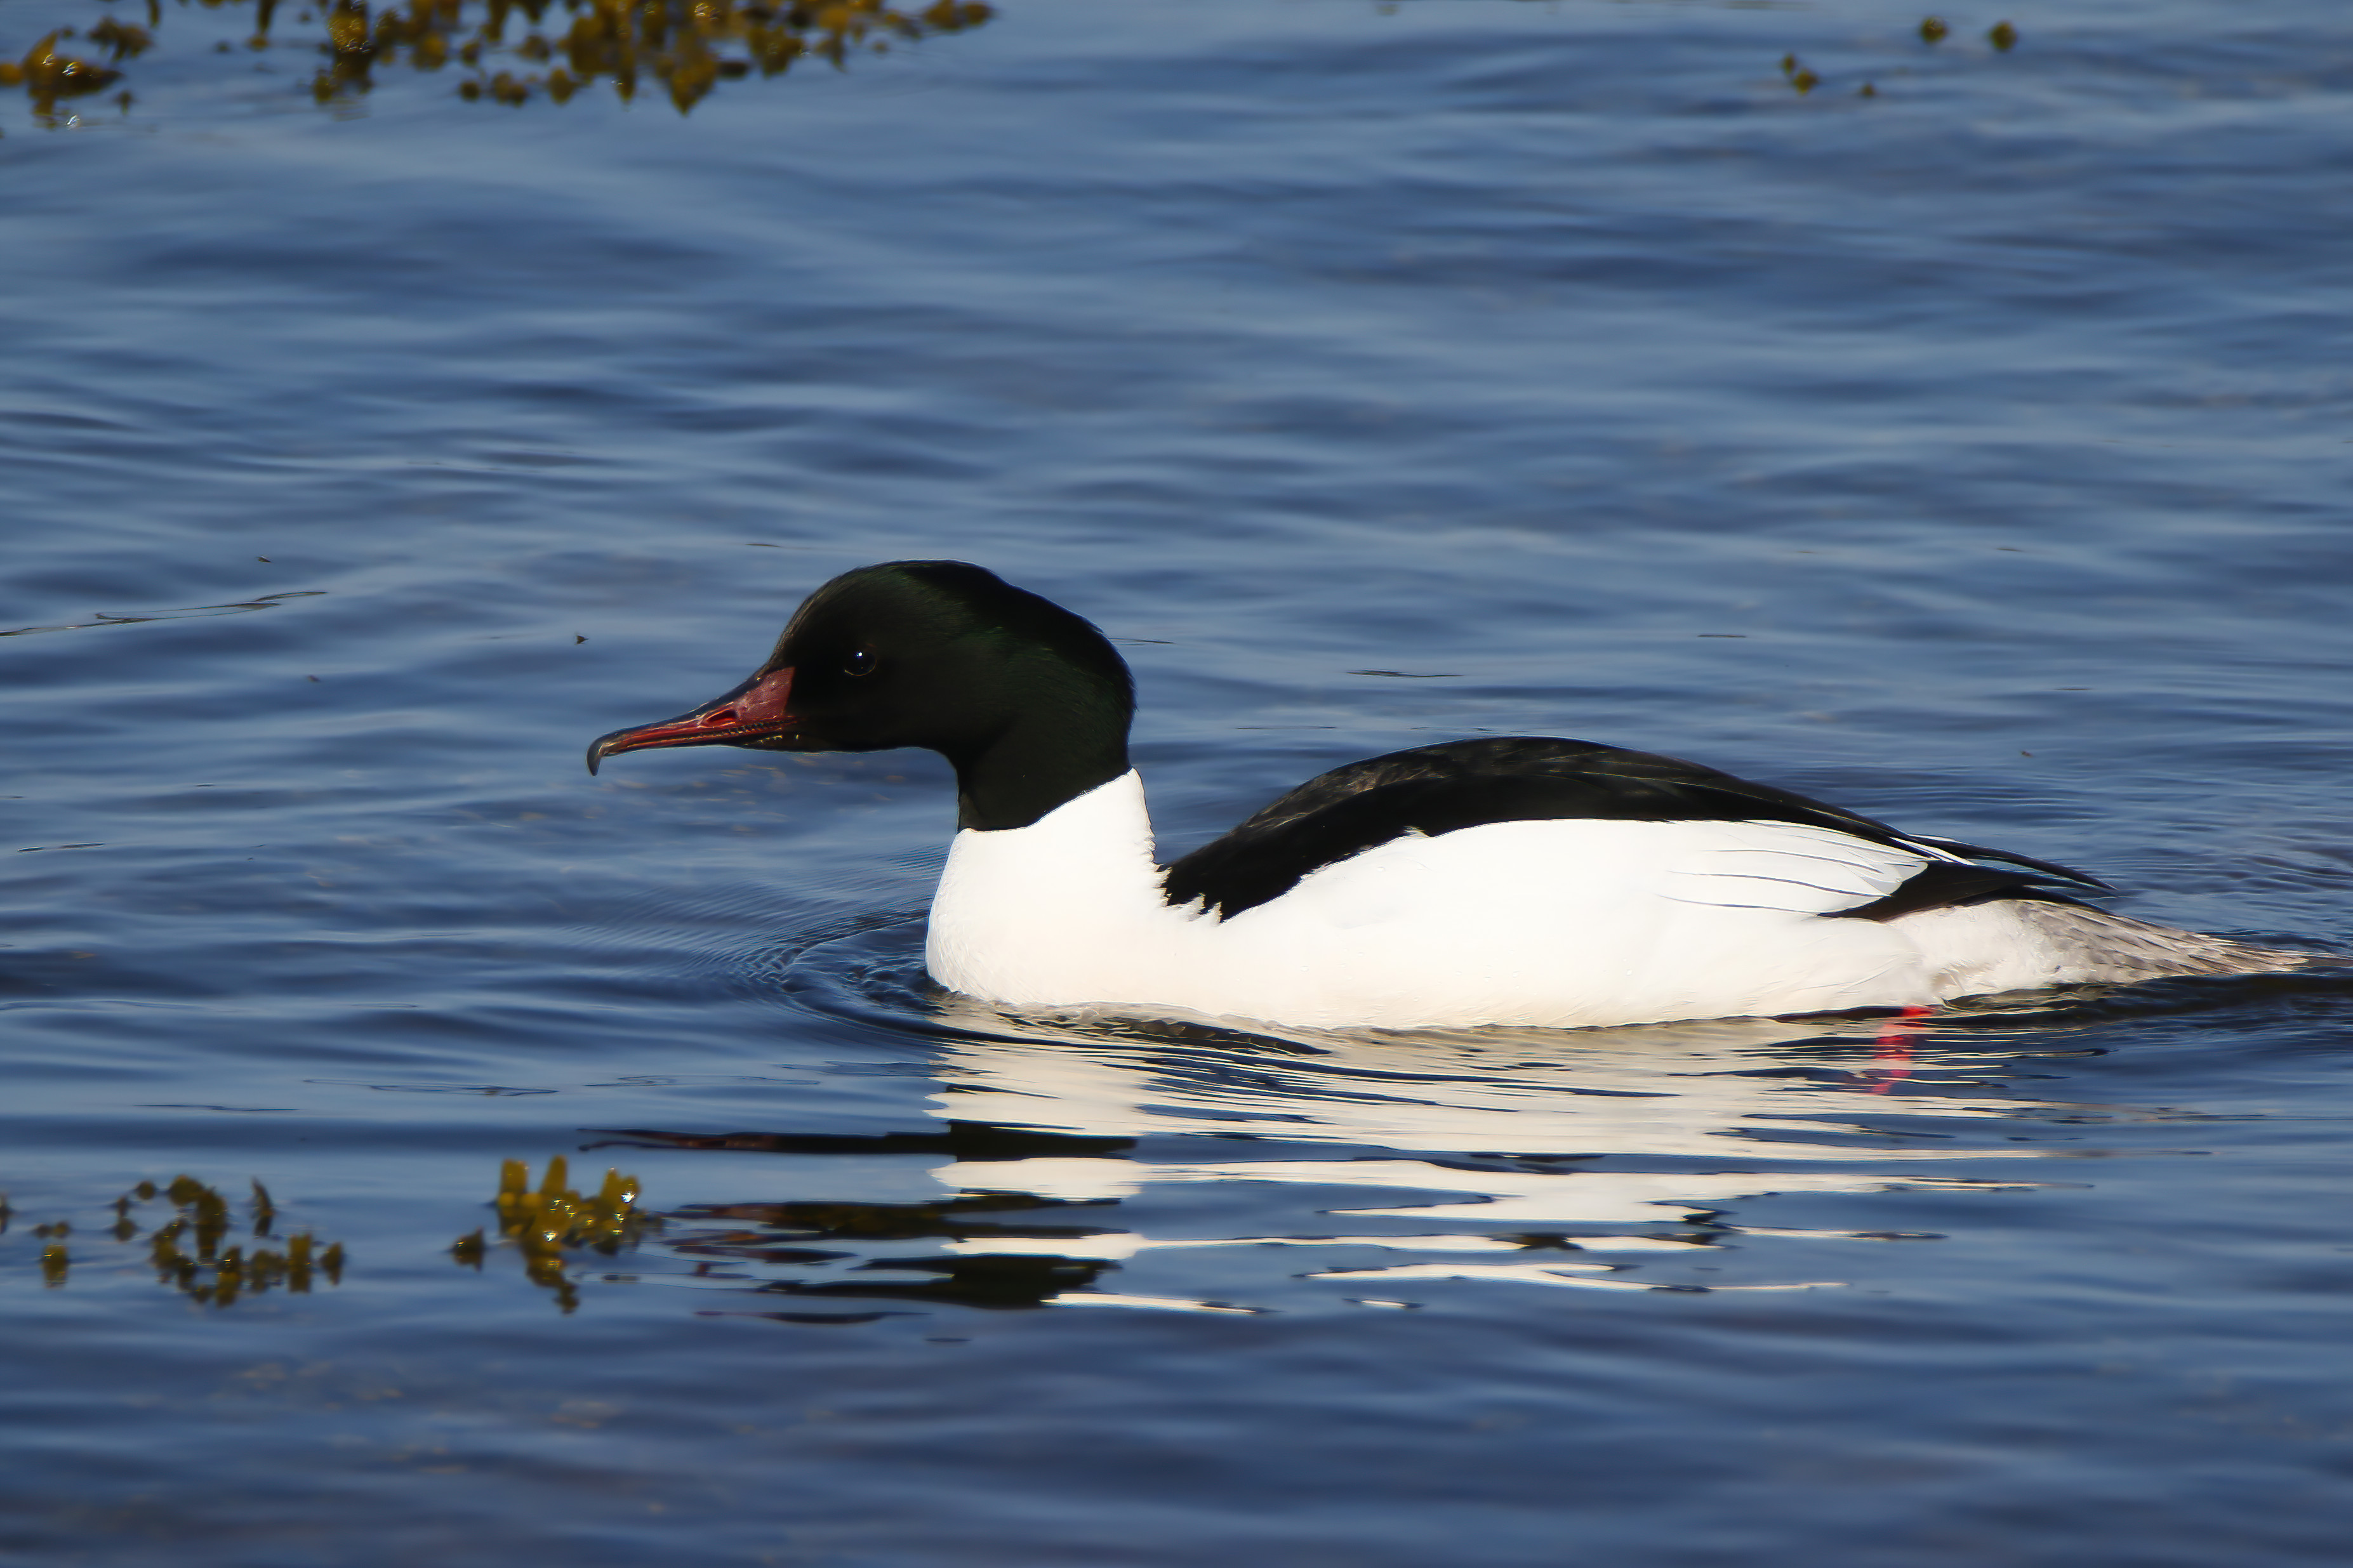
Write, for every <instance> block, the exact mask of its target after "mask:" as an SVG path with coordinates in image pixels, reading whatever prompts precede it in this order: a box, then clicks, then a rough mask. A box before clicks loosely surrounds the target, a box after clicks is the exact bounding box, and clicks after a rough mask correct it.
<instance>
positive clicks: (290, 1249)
mask: <svg viewBox="0 0 2353 1568" xmlns="http://www.w3.org/2000/svg"><path fill="white" fill-rule="evenodd" d="M159 1196H160V1197H161V1198H162V1199H163V1200H164V1202H166V1203H168V1204H170V1205H172V1208H173V1211H174V1212H173V1214H172V1216H171V1217H170V1218H169V1219H167V1220H165V1221H164V1222H163V1223H162V1224H161V1225H159V1226H156V1227H155V1229H154V1230H153V1231H151V1232H149V1233H147V1247H148V1261H149V1262H150V1263H151V1264H152V1265H153V1268H154V1269H155V1281H156V1283H157V1284H159V1285H169V1286H171V1287H172V1288H173V1289H175V1290H178V1291H179V1292H180V1293H181V1294H182V1295H185V1296H188V1297H191V1298H193V1299H195V1300H198V1301H202V1302H204V1303H205V1304H206V1306H211V1307H227V1306H229V1305H231V1304H232V1303H234V1302H235V1301H236V1300H237V1299H238V1298H239V1297H241V1296H259V1295H262V1294H265V1293H266V1292H268V1291H269V1290H273V1289H285V1290H288V1291H290V1292H291V1293H293V1294H295V1295H307V1294H308V1293H309V1292H310V1289H311V1285H312V1284H313V1283H314V1282H315V1281H316V1280H318V1279H322V1278H323V1279H325V1280H326V1281H327V1283H328V1284H330V1285H340V1284H342V1283H343V1261H344V1258H343V1243H341V1242H331V1243H329V1244H328V1245H326V1246H324V1247H322V1246H320V1245H319V1240H318V1237H316V1236H314V1235H312V1234H311V1232H309V1231H307V1230H305V1231H300V1232H297V1233H296V1234H294V1235H292V1236H290V1237H287V1238H286V1239H285V1244H284V1250H283V1251H280V1250H279V1249H278V1248H277V1247H266V1246H261V1245H258V1244H259V1243H261V1242H264V1241H268V1240H270V1239H273V1238H272V1237H271V1236H270V1231H271V1229H272V1228H273V1226H275V1225H276V1222H277V1218H278V1205H277V1204H276V1203H275V1202H273V1201H272V1200H271V1198H270V1196H269V1189H268V1188H267V1187H264V1186H263V1185H262V1184H260V1183H259V1182H256V1183H254V1184H253V1197H252V1199H251V1203H250V1206H249V1223H248V1231H247V1235H246V1237H245V1240H244V1241H243V1242H238V1243H234V1244H231V1243H229V1235H230V1232H231V1231H233V1230H234V1229H236V1228H237V1222H236V1218H235V1216H234V1215H233V1214H232V1212H231V1210H230V1206H229V1202H228V1200H227V1198H225V1197H223V1196H222V1195H221V1194H220V1193H219V1192H218V1191H217V1190H216V1189H215V1188H212V1187H209V1186H206V1184H204V1183H202V1182H199V1181H197V1180H196V1179H195V1177H194V1176H175V1177H174V1178H173V1180H172V1182H171V1184H169V1185H168V1186H165V1187H164V1188H161V1189H158V1188H157V1187H156V1185H155V1184H154V1183H153V1182H142V1183H140V1184H138V1185H137V1186H135V1187H133V1188H132V1189H131V1190H130V1191H129V1192H127V1193H125V1194H122V1195H121V1197H119V1198H117V1199H115V1200H114V1204H113V1205H112V1206H113V1209H114V1223H113V1224H112V1225H111V1226H107V1227H106V1230H105V1234H106V1235H107V1236H109V1237H111V1238H112V1239H113V1240H114V1241H115V1242H116V1243H117V1244H118V1245H126V1244H128V1243H130V1242H131V1241H132V1240H134V1239H135V1238H136V1237H138V1236H139V1235H140V1226H139V1222H138V1221H137V1220H135V1219H133V1218H132V1210H133V1209H134V1208H136V1207H137V1206H139V1205H142V1204H149V1203H153V1202H154V1201H155V1200H156V1199H157V1198H158V1197H159ZM10 1213H11V1211H10V1210H9V1208H8V1206H7V1204H6V1202H5V1199H0V1231H5V1229H6V1228H7V1223H6V1222H7V1217H8V1216H9V1215H10ZM33 1235H34V1236H35V1237H37V1238H38V1239H40V1240H41V1241H42V1242H43V1243H44V1244H45V1245H44V1246H43V1247H42V1248H41V1254H40V1267H41V1280H42V1283H43V1284H45V1285H47V1286H48V1287H49V1289H53V1290H54V1289H63V1288H64V1287H65V1285H66V1284H67V1282H68V1280H69V1279H70V1278H71V1275H72V1270H73V1265H74V1258H73V1255H72V1252H71V1250H70V1249H69V1247H68V1246H67V1245H66V1243H67V1238H68V1237H71V1236H72V1235H73V1225H72V1222H71V1221H69V1220H57V1221H54V1222H52V1223H50V1224H47V1225H40V1226H34V1227H33ZM248 1243H250V1244H256V1245H252V1246H250V1247H249V1249H248Z"/></svg>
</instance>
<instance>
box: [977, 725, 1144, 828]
mask: <svg viewBox="0 0 2353 1568" xmlns="http://www.w3.org/2000/svg"><path fill="white" fill-rule="evenodd" d="M1103 731H1104V727H1103V724H1102V723H1101V722H1100V721H1091V720H1090V719H1088V718H1084V717H1071V718H1067V719H1058V718H1056V717H1050V716H1044V715H1040V716H1038V717H1032V718H1024V719H1022V720H1020V721H1018V722H1016V723H1014V724H1012V725H1010V726H1008V728H1007V729H1006V730H1005V731H1003V732H1002V733H1000V734H998V735H997V736H996V737H995V738H994V739H992V740H990V741H989V742H987V743H985V744H983V745H980V746H978V747H976V748H975V749H974V750H973V751H971V752H968V753H966V754H964V755H961V756H958V755H951V756H949V758H948V761H949V762H950V763H954V764H955V771H956V826H958V827H960V828H961V827H971V828H978V829H980V830H982V831H984V832H999V831H1002V830H1004V829H1007V828H1012V827H1028V826H1030V825H1032V824H1033V823H1035V822H1036V821H1037V820H1038V819H1039V817H1041V816H1045V815H1046V814H1047V813H1048V812H1050V811H1052V810H1053V809H1054V808H1055V807H1057V806H1059V805H1064V804H1065V803H1067V802H1069V801H1072V800H1075V799H1077V798H1078V797H1079V796H1080V795H1084V794H1086V793H1087V792H1088V791H1089V790H1092V789H1096V788H1099V787H1100V786H1102V785H1103V784H1108V783H1110V782H1111V781H1112V780H1113V779H1115V778H1117V777H1119V776H1120V775H1121V774H1122V773H1126V772H1127V771H1128V765H1127V737H1126V735H1125V733H1124V731H1114V732H1112V733H1109V734H1106V733H1104V732H1103Z"/></svg>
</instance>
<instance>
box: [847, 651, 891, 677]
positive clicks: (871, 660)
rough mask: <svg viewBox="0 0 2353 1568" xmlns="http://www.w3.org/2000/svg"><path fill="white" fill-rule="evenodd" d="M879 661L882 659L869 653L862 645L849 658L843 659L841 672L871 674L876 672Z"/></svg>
mask: <svg viewBox="0 0 2353 1568" xmlns="http://www.w3.org/2000/svg"><path fill="white" fill-rule="evenodd" d="M879 662H881V661H880V660H878V659H877V658H875V657H874V656H873V655H872V654H871V653H868V652H867V651H866V650H865V649H864V648H862V647H861V648H860V649H858V650H857V651H856V652H854V653H852V654H851V655H850V656H849V658H845V659H843V660H842V661H841V673H842V674H844V675H871V674H873V673H874V667H875V665H876V664H878V663H879Z"/></svg>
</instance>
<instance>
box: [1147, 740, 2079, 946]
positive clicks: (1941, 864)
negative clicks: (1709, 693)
mask: <svg viewBox="0 0 2353 1568" xmlns="http://www.w3.org/2000/svg"><path fill="white" fill-rule="evenodd" d="M1560 820H1601V821H1609V820H1614V821H1629V822H1709V821H1718V822H1745V823H1758V822H1767V823H1774V822H1778V823H1788V824H1792V825H1796V826H1803V827H1807V828H1813V829H1829V830H1831V831H1833V832H1837V833H1841V834H1845V835H1848V836H1850V837H1853V838H1856V839H1860V840H1862V841H1864V842H1867V843H1870V844H1875V845H1880V846H1883V847H1889V848H1901V849H1905V850H1911V851H1917V852H1919V853H1921V854H1922V856H1923V858H1924V861H1926V862H1927V864H1926V865H1924V867H1923V870H1922V873H1921V875H1920V876H1917V877H1915V878H1913V879H1911V880H1910V881H1907V882H1906V883H1905V885H1904V887H1903V888H1901V889H1897V890H1896V892H1895V893H1894V894H1891V895H1890V896H1889V898H1887V899H1884V900H1875V901H1874V902H1873V904H1870V905H1861V906H1858V907H1857V908H1856V909H1854V910H1847V911H1842V912H1845V913H1851V914H1860V915H1864V916H1865V917H1866V918H1873V919H1891V918H1894V916H1896V915H1900V914H1904V913H1908V912H1910V911H1912V910H1917V909H1921V908H1930V907H1934V906H1935V905H1936V904H1941V903H1951V902H1957V901H1962V900H1971V899H1979V898H1986V897H1990V896H1995V895H1998V894H2000V893H2001V892H2003V891H2010V890H2023V889H2026V888H2027V886H2028V882H2029V879H2028V878H2027V877H2026V876H2025V875H2024V874H2022V873H2020V872H2014V871H1998V870H1991V869H1988V868H1982V867H1975V866H1968V865H1965V864H1961V863H1960V862H1963V861H1965V860H1966V859H1968V858H1998V859H2003V860H2008V861H2010V862H2011V863H2012V864H2013V865H2019V866H2024V867H2029V868H2032V869H2033V870H2035V871H2039V872H2042V873H2044V874H2047V875H2053V876H2060V877H2065V878H2067V879H2071V880H2074V881H2078V882H2082V883H2084V884H2086V885H2089V886H2094V887H2096V886H2100V885H2101V884H2099V883H2097V882H2095V881H2094V880H2093V879H2091V878H2088V877H2084V876H2083V875H2081V874H2080V873H2077V872H2072V871H2068V870H2066V869H2065V868H2063V867H2058V866H2052V865H2049V864H2047V863H2045V862H2042V861H2036V860H2030V859H2027V858H2024V857H2021V856H2011V855H2006V854H2003V853H2001V852H2000V851H1998V850H1986V849H1979V848H1977V847H1973V846H1970V845H1965V844H1957V843H1954V842H1952V841H1950V840H1947V839H1938V838H1925V837H1920V836H1918V835H1907V834H1902V833H1899V832H1897V831H1896V830H1895V829H1894V828H1893V827H1890V826H1887V825H1886V824H1885V823H1883V822H1879V821H1876V820H1874V819H1873V818H1871V817H1868V816H1861V815H1859V814H1857V813H1855V812H1852V811H1847V810H1844V809H1842V808H1841V807H1838V806H1834V805H1826V804H1824V803H1823V802H1821V801H1817V800H1811V799H1809V798H1807V797H1806V796H1804V795H1797V794H1794V793H1792V792H1790V791H1788V790H1783V789H1776V788H1774V787H1773V786H1772V785H1770V784H1757V783H1755V782H1753V781H1751V780H1747V779H1743V778H1739V777H1736V776H1735V775H1734V774H1731V773H1723V772H1720V771H1718V770H1717V769H1715V768H1711V767H1705V766H1703V765H1702V764H1700V763H1691V762H1685V761H1683V759H1681V758H1679V757H1668V756H1661V755H1658V754H1656V753H1654V752H1634V751H1628V750H1626V749H1625V748H1623V747H1620V746H1605V745H1599V744H1597V743H1595V742H1589V741H1570V740H1556V739H1550V738H1545V737H1536V736H1496V737H1489V738H1483V739H1480V740H1474V741H1451V742H1445V743H1443V744H1440V745H1435V746H1418V747H1415V748H1414V749H1413V750H1411V751H1405V752H1390V753H1389V754H1388V755H1386V756H1379V757H1368V758H1366V759H1365V760H1364V761H1362V762H1357V763H1348V764H1347V765H1346V766H1345V767H1338V768H1335V769H1333V770H1332V771H1331V772H1330V773H1323V774H1320V775H1318V776H1317V777H1315V778H1313V779H1310V780H1308V781H1307V782H1306V783H1305V784H1301V785H1300V786H1299V787H1298V788H1296V789H1294V790H1293V791H1291V792H1290V793H1289V794H1288V795H1283V796H1282V798H1281V799H1279V800H1276V801H1275V802H1273V803H1272V804H1271V805H1268V806H1267V807H1265V808H1264V809H1263V810H1261V811H1260V812H1258V813H1257V814H1256V815H1255V816H1251V817H1250V819H1249V820H1248V821H1246V822H1244V823H1242V824H1241V825H1240V826H1238V827H1236V828H1234V829H1233V830H1232V831H1231V832H1229V833H1228V834H1226V835H1225V836H1224V837H1220V838H1218V839H1216V840H1214V841H1213V842H1211V843H1208V844H1206V845H1204V846H1202V847H1200V848H1198V849H1196V850H1194V851H1193V852H1192V853H1191V854H1189V855H1187V856H1186V857H1184V858H1182V859H1180V860H1178V861H1176V863H1175V864H1174V865H1172V866H1170V867H1169V868H1168V870H1167V875H1166V881H1165V883H1164V889H1165V895H1166V899H1167V900H1168V902H1170V903H1171V904H1175V905H1179V906H1183V905H1188V904H1192V903H1195V902H1198V903H1200V904H1201V905H1203V906H1204V907H1205V908H1207V909H1209V910H1214V911H1216V912H1217V913H1219V914H1220V915H1226V916H1230V915H1235V914H1239V913H1240V912H1241V911H1242V910H1248V909H1252V908H1255V907H1256V906H1258V905H1260V904H1263V903H1266V902H1269V901H1270V900H1274V899H1277V898H1280V897H1282V894H1284V893H1285V892H1287V891H1289V890H1290V889H1292V888H1293V887H1295V886H1297V885H1298V883H1299V881H1300V880H1301V879H1303V878H1304V877H1306V876H1308V875H1309V874H1310V873H1312V872H1314V871H1316V870H1319V869H1321V868H1324V867H1325V866H1329V865H1333V864H1335V863H1336V862H1338V861H1341V860H1345V859H1347V858H1350V857H1351V856H1354V855H1357V854H1361V853H1362V852H1364V851H1365V850H1367V849H1371V848H1374V847H1377V846H1379V845H1382V844H1386V843H1388V842H1389V841H1390V840H1392V839H1396V838H1400V837H1405V836H1407V835H1409V834H1420V835H1423V836H1426V837H1437V836H1439V835H1440V834H1445V833H1453V832H1458V831H1460V830H1461V829H1464V828H1469V827H1479V826H1486V825H1488V824H1491V823H1501V822H1529V821H1560ZM1915 883H1918V884H1919V885H1918V886H1916V887H1915V886H1914V884H1915ZM1882 906H1884V907H1882Z"/></svg>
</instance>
